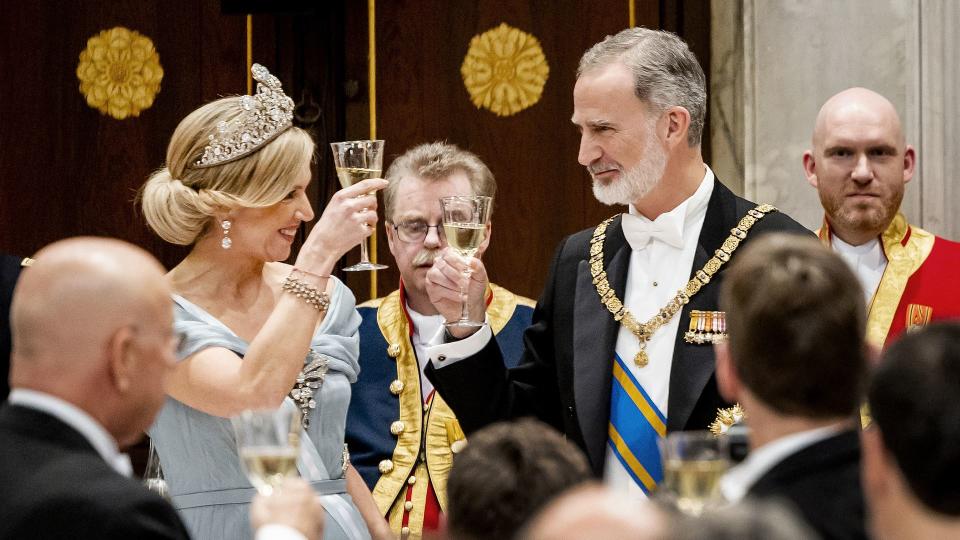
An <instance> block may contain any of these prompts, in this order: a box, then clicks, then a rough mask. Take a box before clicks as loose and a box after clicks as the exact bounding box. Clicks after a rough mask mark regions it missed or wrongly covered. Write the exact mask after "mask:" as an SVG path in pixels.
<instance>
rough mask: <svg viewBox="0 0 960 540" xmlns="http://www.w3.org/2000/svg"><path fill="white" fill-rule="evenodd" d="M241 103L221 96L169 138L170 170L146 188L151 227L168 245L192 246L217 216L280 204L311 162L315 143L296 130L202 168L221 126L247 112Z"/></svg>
mask: <svg viewBox="0 0 960 540" xmlns="http://www.w3.org/2000/svg"><path fill="white" fill-rule="evenodd" d="M240 99H241V96H232V97H226V98H221V99H218V100H216V101H213V102H210V103H208V104H206V105H204V106H203V107H200V108H199V109H197V110H195V111H193V112H192V113H190V114H189V115H187V117H186V118H184V119H183V120H182V121H181V122H180V124H179V125H178V126H177V129H176V130H175V131H174V132H173V136H172V137H171V138H170V145H169V146H168V147H167V160H166V166H165V167H163V168H161V169H159V170H157V171H156V172H154V173H153V174H152V175H150V178H149V179H147V182H146V184H144V186H143V188H142V189H141V191H140V195H139V198H140V202H141V207H142V209H143V214H144V217H145V218H146V220H147V224H148V225H149V226H150V228H151V229H153V230H154V232H156V233H157V234H158V235H159V236H160V237H161V238H163V239H164V240H166V241H167V242H170V243H173V244H179V245H185V246H187V245H192V244H193V243H194V242H196V241H197V240H198V239H199V238H200V237H201V236H203V235H204V234H205V233H206V231H207V230H208V229H209V226H210V223H211V222H212V220H213V216H214V214H215V213H216V212H226V211H229V210H231V209H233V208H238V207H246V208H258V207H266V206H272V205H274V204H277V203H278V202H280V201H282V200H283V199H284V197H286V195H287V194H288V193H289V192H290V191H291V190H292V189H293V184H294V183H295V181H296V180H297V174H298V173H299V172H300V169H301V168H302V167H303V166H304V164H305V163H309V162H310V159H311V157H312V156H313V150H314V143H313V140H312V139H311V137H310V135H309V134H308V133H307V132H306V131H304V130H302V129H300V128H298V127H292V126H291V127H289V128H287V129H286V130H284V131H283V133H281V134H280V135H277V136H276V137H275V138H274V139H273V140H271V141H270V142H268V143H266V144H264V145H263V146H261V147H259V148H258V149H257V150H255V151H254V152H253V153H252V154H248V155H246V156H244V157H242V158H239V159H237V160H235V161H230V162H227V163H221V164H219V165H213V166H209V167H204V168H199V167H197V166H196V163H197V161H198V160H199V159H200V157H201V156H202V155H203V152H204V148H205V147H206V146H207V144H209V143H210V139H209V136H210V135H213V134H214V133H216V131H217V124H219V123H220V122H227V123H229V122H231V121H233V120H235V119H236V118H237V117H238V116H240V114H242V113H243V112H244V111H243V109H241V107H240Z"/></svg>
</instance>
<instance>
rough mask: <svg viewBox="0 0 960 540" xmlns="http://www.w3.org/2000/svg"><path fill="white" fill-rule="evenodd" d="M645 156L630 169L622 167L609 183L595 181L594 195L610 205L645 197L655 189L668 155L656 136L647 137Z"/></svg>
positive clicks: (629, 202) (628, 202) (631, 201)
mask: <svg viewBox="0 0 960 540" xmlns="http://www.w3.org/2000/svg"><path fill="white" fill-rule="evenodd" d="M647 141H648V142H647V145H646V148H644V157H643V159H642V160H641V161H640V163H638V164H637V166H636V167H634V168H632V169H630V170H629V171H624V170H623V169H620V178H619V179H618V180H616V181H614V182H612V183H610V184H608V185H603V184H601V183H600V182H598V181H596V180H594V181H593V196H594V197H596V199H597V200H598V201H600V202H601V203H603V204H606V205H608V206H613V205H617V204H622V205H628V204H633V203H634V202H636V201H638V200H640V199H642V198H644V197H645V196H646V195H647V194H648V193H650V192H651V191H653V188H655V187H657V184H659V183H660V179H661V178H662V177H663V171H664V170H665V169H666V168H667V155H666V153H665V152H663V150H661V149H660V148H658V147H657V146H656V137H655V136H653V134H651V136H650V137H648V138H647Z"/></svg>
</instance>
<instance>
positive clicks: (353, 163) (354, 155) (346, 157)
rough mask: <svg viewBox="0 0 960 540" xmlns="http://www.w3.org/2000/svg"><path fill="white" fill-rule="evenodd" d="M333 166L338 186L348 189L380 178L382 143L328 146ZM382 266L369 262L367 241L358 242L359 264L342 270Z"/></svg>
mask: <svg viewBox="0 0 960 540" xmlns="http://www.w3.org/2000/svg"><path fill="white" fill-rule="evenodd" d="M330 148H331V149H333V165H334V166H335V167H336V168H337V178H339V179H340V186H341V187H344V188H348V187H350V186H352V185H354V184H356V183H357V182H359V181H361V180H366V179H368V178H380V175H381V174H382V173H383V141H346V142H335V143H331V144H330ZM384 268H387V267H386V266H384V265H382V264H374V263H372V262H370V257H369V255H368V252H367V240H366V239H363V240H362V241H361V242H360V262H358V263H357V264H355V265H353V266H348V267H346V268H344V271H347V272H358V271H361V270H382V269H384Z"/></svg>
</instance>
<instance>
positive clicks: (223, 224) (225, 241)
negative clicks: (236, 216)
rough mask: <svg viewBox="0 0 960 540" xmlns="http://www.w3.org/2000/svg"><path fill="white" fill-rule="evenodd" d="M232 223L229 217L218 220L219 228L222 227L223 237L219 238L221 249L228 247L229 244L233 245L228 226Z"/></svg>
mask: <svg viewBox="0 0 960 540" xmlns="http://www.w3.org/2000/svg"><path fill="white" fill-rule="evenodd" d="M231 225H233V224H232V223H230V220H229V219H225V220H223V221H221V222H220V228H221V229H223V239H221V240H220V247H222V248H223V249H230V246H232V245H233V240H230V226H231Z"/></svg>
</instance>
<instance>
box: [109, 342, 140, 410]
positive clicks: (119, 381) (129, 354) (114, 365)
mask: <svg viewBox="0 0 960 540" xmlns="http://www.w3.org/2000/svg"><path fill="white" fill-rule="evenodd" d="M133 339H134V330H133V328H132V327H130V326H124V327H122V328H120V329H118V330H117V331H116V332H114V333H113V335H112V336H111V337H110V340H109V341H108V342H107V369H108V371H109V374H110V379H111V380H112V381H113V385H114V387H115V388H116V389H117V391H119V392H120V393H125V392H126V391H127V390H128V389H129V388H130V386H131V384H132V382H133V377H134V376H135V373H134V371H135V367H136V351H135V350H134V349H135V347H134V343H133Z"/></svg>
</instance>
